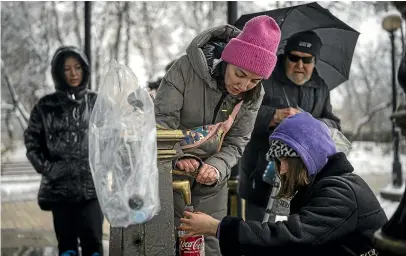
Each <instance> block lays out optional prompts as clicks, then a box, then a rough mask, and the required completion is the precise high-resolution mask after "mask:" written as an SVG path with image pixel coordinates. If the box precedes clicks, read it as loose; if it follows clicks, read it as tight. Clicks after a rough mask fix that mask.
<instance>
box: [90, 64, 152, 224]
mask: <svg viewBox="0 0 406 256" xmlns="http://www.w3.org/2000/svg"><path fill="white" fill-rule="evenodd" d="M89 162H90V168H91V171H92V175H93V181H94V184H95V187H96V192H97V196H98V199H99V202H100V206H101V208H102V211H103V213H104V216H105V217H106V218H107V220H108V221H109V222H110V225H111V226H112V227H127V226H129V225H132V224H141V223H145V222H147V221H148V220H150V219H152V218H153V217H154V215H156V214H157V213H158V212H159V210H160V201H159V190H158V183H159V181H158V167H157V142H156V123H155V114H154V104H153V101H152V99H151V97H150V96H149V94H148V92H147V90H146V89H144V88H141V87H140V86H139V85H138V82H137V78H136V76H135V74H134V73H133V72H132V70H131V69H130V68H128V67H127V66H125V65H120V64H117V63H113V64H111V66H110V69H109V71H108V72H107V74H106V77H105V79H104V83H103V84H102V86H101V87H100V89H99V92H98V97H97V100H96V103H95V106H94V108H93V111H92V114H91V117H90V121H89Z"/></svg>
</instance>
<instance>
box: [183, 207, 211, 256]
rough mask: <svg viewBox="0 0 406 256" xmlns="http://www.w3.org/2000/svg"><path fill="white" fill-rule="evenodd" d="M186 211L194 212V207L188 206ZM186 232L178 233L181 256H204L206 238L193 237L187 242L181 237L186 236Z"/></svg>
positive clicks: (200, 236)
mask: <svg viewBox="0 0 406 256" xmlns="http://www.w3.org/2000/svg"><path fill="white" fill-rule="evenodd" d="M185 211H188V212H193V211H194V209H193V206H192V205H186V206H185ZM186 234H187V232H186V231H178V236H179V255H180V256H204V255H205V253H204V236H203V235H197V236H191V237H189V238H187V239H185V240H183V239H180V237H182V236H184V235H186Z"/></svg>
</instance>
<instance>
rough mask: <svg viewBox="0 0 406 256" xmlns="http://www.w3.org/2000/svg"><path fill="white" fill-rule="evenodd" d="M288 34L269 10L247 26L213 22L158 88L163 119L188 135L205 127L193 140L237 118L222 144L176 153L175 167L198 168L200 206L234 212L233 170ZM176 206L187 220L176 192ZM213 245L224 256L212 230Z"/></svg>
mask: <svg viewBox="0 0 406 256" xmlns="http://www.w3.org/2000/svg"><path fill="white" fill-rule="evenodd" d="M280 38H281V32H280V29H279V26H278V24H277V23H276V22H275V21H274V20H273V19H272V18H270V17H268V16H258V17H255V18H253V19H251V20H250V21H249V22H247V24H246V25H245V27H244V29H243V30H242V31H241V32H240V31H239V30H238V29H237V28H235V27H233V26H230V25H224V26H219V27H215V28H212V29H208V30H206V31H204V32H203V33H201V34H200V35H198V36H197V37H196V38H194V39H193V41H192V42H191V44H190V45H189V46H188V48H187V50H186V54H185V55H183V56H181V57H180V58H179V59H178V60H177V61H176V62H175V63H174V64H173V65H172V67H171V68H170V69H169V71H168V72H167V73H166V75H165V76H164V78H163V79H162V82H161V85H160V87H159V89H158V91H157V94H156V98H155V117H156V122H157V124H158V125H160V126H163V127H165V128H169V129H180V130H184V131H185V134H186V135H189V134H190V133H188V132H186V130H188V129H195V128H196V127H200V128H198V129H196V130H198V131H199V133H198V134H199V135H198V136H197V137H196V136H195V137H191V138H190V140H189V141H186V142H185V143H186V144H188V143H192V144H193V143H194V142H195V141H194V140H197V141H198V140H199V139H201V138H203V137H204V136H206V135H207V133H208V130H206V128H207V126H209V125H212V124H218V123H221V122H224V121H226V120H231V123H230V122H229V123H228V124H229V126H228V128H224V129H223V128H222V129H220V130H219V138H220V137H221V136H222V134H221V132H223V136H224V137H222V139H218V140H215V141H214V142H215V143H214V144H216V149H217V150H214V151H210V150H206V151H205V153H206V154H198V152H201V151H202V148H203V147H202V148H200V149H199V150H200V151H199V150H196V154H194V153H190V152H191V151H190V150H189V151H185V150H179V154H178V156H177V158H176V159H175V160H174V168H175V169H179V170H181V171H185V172H187V173H193V174H195V175H196V179H192V178H191V179H190V182H191V187H192V205H193V207H194V209H195V210H197V211H201V212H205V213H207V214H209V215H211V216H212V217H214V218H216V219H222V218H223V217H224V216H225V215H226V214H227V195H228V188H227V180H228V178H229V176H230V170H231V168H232V167H233V166H234V165H235V164H236V163H237V161H238V159H239V158H240V157H241V155H242V153H243V151H244V148H245V146H246V144H247V143H248V141H249V139H250V136H251V132H252V130H253V127H254V122H255V119H256V116H257V112H258V109H259V106H260V104H261V102H262V97H263V94H264V91H263V88H262V84H261V80H262V79H267V78H269V76H270V75H271V74H272V71H273V69H274V67H275V64H276V61H277V57H276V52H277V49H278V45H279V42H280ZM230 116H231V117H232V118H230ZM209 127H210V126H209ZM225 127H226V126H225ZM196 130H195V131H196ZM224 134H225V135H224ZM199 136H200V137H199ZM191 141H192V142H191ZM181 145H182V144H181ZM205 149H207V148H205ZM203 151H204V150H203ZM177 178H181V179H184V177H176V176H174V180H176V179H177ZM174 206H175V225H176V226H179V224H180V223H179V218H180V217H182V213H183V210H184V207H185V202H184V201H183V199H182V196H181V195H180V194H178V193H176V192H175V193H174ZM205 245H206V246H205V252H206V256H214V255H219V256H220V255H221V253H220V248H219V244H218V241H217V239H215V238H213V237H205Z"/></svg>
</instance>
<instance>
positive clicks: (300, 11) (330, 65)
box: [235, 3, 359, 90]
mask: <svg viewBox="0 0 406 256" xmlns="http://www.w3.org/2000/svg"><path fill="white" fill-rule="evenodd" d="M259 15H268V16H270V17H272V18H274V19H275V21H276V22H277V23H278V24H279V27H280V28H281V31H282V38H281V43H280V45H279V49H278V54H281V53H283V49H284V48H285V45H286V39H288V38H289V37H290V36H292V35H293V34H296V33H298V32H302V31H306V30H312V31H314V32H316V33H317V35H318V36H319V37H320V38H321V40H322V42H323V47H322V48H321V52H320V59H319V60H318V61H317V63H316V69H317V71H318V73H319V75H320V76H321V77H322V78H323V79H324V81H325V82H326V83H327V85H328V87H329V89H330V90H332V89H334V88H335V87H337V86H338V85H340V84H341V83H343V82H345V81H347V80H348V78H349V75H350V68H351V62H352V57H353V55H354V49H355V45H356V44H357V40H358V36H359V32H358V31H356V30H354V29H353V28H351V27H350V26H348V25H347V24H345V23H344V22H342V21H341V20H340V19H338V18H337V17H335V16H334V15H333V14H331V12H330V11H329V10H327V9H325V8H323V7H321V6H320V5H319V4H318V3H309V4H303V5H297V6H292V7H288V8H282V9H275V10H271V11H266V12H258V13H251V14H246V15H242V16H241V17H240V18H239V19H238V20H237V22H236V23H235V26H236V27H237V28H239V29H242V28H243V27H244V25H245V23H247V21H249V20H250V19H252V18H253V17H256V16H259Z"/></svg>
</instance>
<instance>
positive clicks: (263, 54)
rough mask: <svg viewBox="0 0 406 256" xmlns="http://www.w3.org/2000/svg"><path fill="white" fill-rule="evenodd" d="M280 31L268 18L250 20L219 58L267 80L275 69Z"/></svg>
mask: <svg viewBox="0 0 406 256" xmlns="http://www.w3.org/2000/svg"><path fill="white" fill-rule="evenodd" d="M280 40H281V31H280V29H279V26H278V24H277V23H276V22H275V20H274V19H272V18H271V17H269V16H266V15H262V16H257V17H255V18H252V19H250V20H249V21H248V22H247V23H246V24H245V26H244V28H243V30H242V31H241V33H240V34H239V35H238V36H237V37H236V38H233V39H231V40H230V42H229V43H228V44H227V45H226V47H225V48H224V51H223V53H222V54H221V58H222V59H223V60H224V61H226V62H228V63H230V64H233V65H234V66H237V67H239V68H242V69H244V70H247V71H250V72H253V73H255V74H257V75H259V76H262V77H263V78H265V79H268V78H269V77H270V76H271V74H272V71H273V69H274V68H275V65H276V61H277V57H276V52H277V50H278V46H279V42H280Z"/></svg>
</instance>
